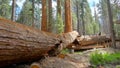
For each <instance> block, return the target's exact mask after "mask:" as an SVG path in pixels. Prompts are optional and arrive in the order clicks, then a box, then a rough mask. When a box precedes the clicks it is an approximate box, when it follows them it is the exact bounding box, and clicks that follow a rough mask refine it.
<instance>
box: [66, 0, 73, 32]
mask: <svg viewBox="0 0 120 68" xmlns="http://www.w3.org/2000/svg"><path fill="white" fill-rule="evenodd" d="M70 2H71V1H70V0H65V33H66V32H71V31H72V17H71V4H70Z"/></svg>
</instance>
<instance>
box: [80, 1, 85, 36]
mask: <svg viewBox="0 0 120 68" xmlns="http://www.w3.org/2000/svg"><path fill="white" fill-rule="evenodd" d="M81 8H82V26H83V28H82V34H83V35H85V22H84V0H82V4H81Z"/></svg>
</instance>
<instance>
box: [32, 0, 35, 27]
mask: <svg viewBox="0 0 120 68" xmlns="http://www.w3.org/2000/svg"><path fill="white" fill-rule="evenodd" d="M34 3H35V0H32V27H35V20H34V19H35V17H34V8H35V5H34Z"/></svg>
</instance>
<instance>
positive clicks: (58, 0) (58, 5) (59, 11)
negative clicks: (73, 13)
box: [57, 0, 62, 17]
mask: <svg viewBox="0 0 120 68" xmlns="http://www.w3.org/2000/svg"><path fill="white" fill-rule="evenodd" d="M57 14H58V15H59V16H60V17H62V12H61V0H57Z"/></svg>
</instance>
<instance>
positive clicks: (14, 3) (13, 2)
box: [11, 0, 16, 21]
mask: <svg viewBox="0 0 120 68" xmlns="http://www.w3.org/2000/svg"><path fill="white" fill-rule="evenodd" d="M15 9H16V0H12V15H11V20H12V21H15Z"/></svg>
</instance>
